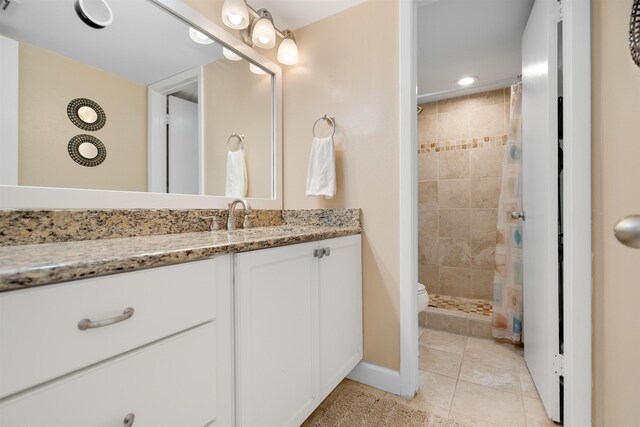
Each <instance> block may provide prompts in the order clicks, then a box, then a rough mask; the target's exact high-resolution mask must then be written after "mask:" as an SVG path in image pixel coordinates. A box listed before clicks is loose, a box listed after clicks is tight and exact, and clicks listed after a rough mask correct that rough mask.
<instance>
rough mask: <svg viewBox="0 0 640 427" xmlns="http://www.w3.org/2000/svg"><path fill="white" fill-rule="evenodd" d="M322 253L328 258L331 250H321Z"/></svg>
mask: <svg viewBox="0 0 640 427" xmlns="http://www.w3.org/2000/svg"><path fill="white" fill-rule="evenodd" d="M322 252H323V253H324V255H325V256H330V255H331V248H322Z"/></svg>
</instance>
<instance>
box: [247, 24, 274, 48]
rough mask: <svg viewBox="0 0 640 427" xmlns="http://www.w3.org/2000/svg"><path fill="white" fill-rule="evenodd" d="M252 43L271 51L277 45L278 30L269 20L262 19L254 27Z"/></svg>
mask: <svg viewBox="0 0 640 427" xmlns="http://www.w3.org/2000/svg"><path fill="white" fill-rule="evenodd" d="M251 41H252V42H253V44H254V45H256V46H258V47H261V48H263V49H271V48H272V47H274V46H275V45H276V29H275V28H273V23H272V22H271V21H270V20H269V19H267V18H260V19H258V20H257V21H256V23H255V25H254V26H253V31H252V33H251Z"/></svg>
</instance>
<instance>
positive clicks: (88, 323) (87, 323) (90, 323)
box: [78, 307, 134, 422]
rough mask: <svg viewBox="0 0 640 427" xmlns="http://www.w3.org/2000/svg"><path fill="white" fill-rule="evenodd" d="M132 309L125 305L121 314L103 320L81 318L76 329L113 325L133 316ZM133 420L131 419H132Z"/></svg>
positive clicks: (82, 329)
mask: <svg viewBox="0 0 640 427" xmlns="http://www.w3.org/2000/svg"><path fill="white" fill-rule="evenodd" d="M133 312H134V309H133V308H131V307H127V308H125V309H124V311H123V312H122V314H121V315H119V316H116V317H112V318H110V319H104V320H90V319H82V320H81V321H79V322H78V329H80V330H81V331H84V330H86V329H93V328H101V327H103V326H109V325H113V324H114V323H119V322H123V321H125V320H127V319H129V318H131V317H132V316H133ZM132 422H133V421H132Z"/></svg>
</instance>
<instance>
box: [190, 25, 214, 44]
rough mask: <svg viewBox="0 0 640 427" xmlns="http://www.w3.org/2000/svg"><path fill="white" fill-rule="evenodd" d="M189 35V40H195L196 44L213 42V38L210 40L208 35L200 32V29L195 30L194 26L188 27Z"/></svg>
mask: <svg viewBox="0 0 640 427" xmlns="http://www.w3.org/2000/svg"><path fill="white" fill-rule="evenodd" d="M189 37H191V40H193V41H194V42H196V43H198V44H211V43H213V40H211V39H210V38H209V37H207V36H206V35H205V34H204V33H202V32H201V31H198V30H196V29H195V28H191V27H189Z"/></svg>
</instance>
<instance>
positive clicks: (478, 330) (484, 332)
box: [469, 319, 492, 339]
mask: <svg viewBox="0 0 640 427" xmlns="http://www.w3.org/2000/svg"><path fill="white" fill-rule="evenodd" d="M469 336H470V337H476V338H485V339H490V338H491V337H492V332H491V322H488V321H482V320H475V319H469Z"/></svg>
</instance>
